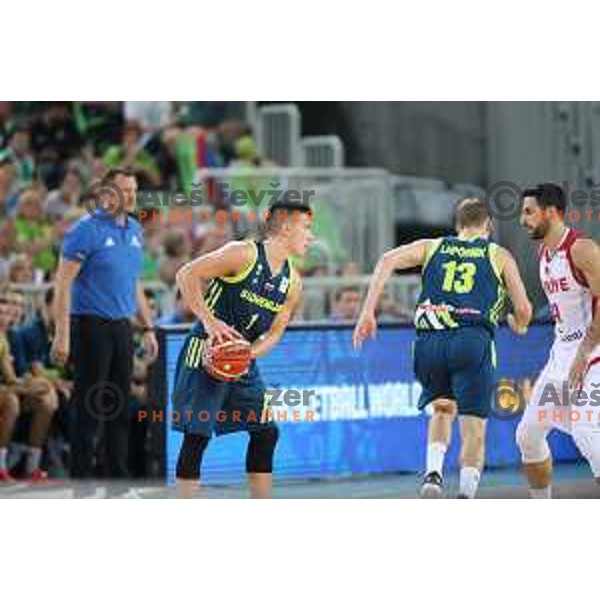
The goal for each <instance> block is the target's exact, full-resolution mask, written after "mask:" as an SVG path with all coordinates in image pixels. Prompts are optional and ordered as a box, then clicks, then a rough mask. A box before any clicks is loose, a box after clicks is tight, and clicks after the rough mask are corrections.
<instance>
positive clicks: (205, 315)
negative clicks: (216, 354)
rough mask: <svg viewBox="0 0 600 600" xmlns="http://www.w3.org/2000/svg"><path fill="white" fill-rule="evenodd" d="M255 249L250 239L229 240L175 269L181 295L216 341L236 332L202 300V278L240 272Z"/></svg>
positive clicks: (251, 258) (206, 278) (251, 259)
mask: <svg viewBox="0 0 600 600" xmlns="http://www.w3.org/2000/svg"><path fill="white" fill-rule="evenodd" d="M255 251H256V250H255V247H254V245H253V244H251V243H248V242H230V243H228V244H226V245H225V246H223V247H222V248H219V249H218V250H215V251H213V252H209V253H208V254H205V255H203V256H200V257H199V258H196V259H195V260H192V261H190V262H189V263H187V264H185V265H183V267H181V268H180V269H179V271H177V275H176V276H175V281H176V282H177V285H178V286H179V289H180V290H181V296H182V298H183V300H184V301H185V302H186V303H187V305H188V306H189V307H190V310H191V311H192V312H193V313H194V314H195V315H196V317H197V318H198V319H200V321H201V322H202V324H203V325H204V328H205V329H206V333H207V334H208V337H209V338H210V339H214V340H215V341H217V342H220V341H222V340H224V339H228V338H235V337H240V334H239V333H238V332H237V331H235V329H233V327H230V326H229V325H227V324H226V323H223V321H220V320H219V319H217V318H216V317H215V316H214V315H213V314H212V313H211V312H210V310H209V309H208V307H207V306H206V303H205V302H204V293H203V288H202V284H203V282H207V281H208V280H210V279H214V278H215V277H223V276H233V275H236V274H238V273H240V272H241V271H242V270H243V269H245V268H246V267H247V266H248V265H249V264H250V262H251V261H253V260H254V253H255Z"/></svg>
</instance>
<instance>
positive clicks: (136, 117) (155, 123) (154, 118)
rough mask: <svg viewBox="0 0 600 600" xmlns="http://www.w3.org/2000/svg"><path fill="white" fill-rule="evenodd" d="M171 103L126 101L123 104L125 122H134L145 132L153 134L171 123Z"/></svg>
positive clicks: (166, 101)
mask: <svg viewBox="0 0 600 600" xmlns="http://www.w3.org/2000/svg"><path fill="white" fill-rule="evenodd" d="M172 104H173V103H172V102H171V101H168V100H165V101H156V100H141V101H138V100H135V101H133V100H128V101H126V102H123V116H124V117H125V121H127V122H131V121H135V122H136V123H139V124H140V126H141V127H142V128H143V129H144V130H145V131H147V132H151V133H155V132H157V131H158V130H159V129H163V128H164V127H167V125H169V124H170V123H171V121H172V111H173V107H172Z"/></svg>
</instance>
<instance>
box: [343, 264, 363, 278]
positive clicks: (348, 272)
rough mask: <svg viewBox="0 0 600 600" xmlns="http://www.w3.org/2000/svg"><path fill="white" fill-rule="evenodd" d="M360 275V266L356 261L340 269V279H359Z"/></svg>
mask: <svg viewBox="0 0 600 600" xmlns="http://www.w3.org/2000/svg"><path fill="white" fill-rule="evenodd" d="M360 274H361V270H360V265H359V264H358V263H357V262H356V261H351V262H348V263H346V264H345V265H344V266H343V267H342V268H341V269H340V277H357V276H358V275H360Z"/></svg>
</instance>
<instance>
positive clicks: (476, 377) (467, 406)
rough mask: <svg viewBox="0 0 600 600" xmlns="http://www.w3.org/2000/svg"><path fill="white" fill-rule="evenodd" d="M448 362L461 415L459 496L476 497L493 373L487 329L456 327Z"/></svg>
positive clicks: (493, 359) (493, 353)
mask: <svg viewBox="0 0 600 600" xmlns="http://www.w3.org/2000/svg"><path fill="white" fill-rule="evenodd" d="M449 362H450V368H451V369H452V390H453V392H454V396H455V397H456V399H457V409H458V415H459V419H460V437H461V451H460V477H459V493H458V497H459V498H475V495H476V493H477V488H478V487H479V481H480V479H481V473H482V471H483V467H484V463H485V429H486V419H487V416H488V412H489V395H490V392H491V390H492V386H493V384H494V376H495V349H494V343H493V338H492V336H491V334H490V332H489V331H487V330H485V329H483V328H479V327H467V328H464V329H462V330H457V331H455V333H454V336H453V339H452V342H451V350H450V353H449Z"/></svg>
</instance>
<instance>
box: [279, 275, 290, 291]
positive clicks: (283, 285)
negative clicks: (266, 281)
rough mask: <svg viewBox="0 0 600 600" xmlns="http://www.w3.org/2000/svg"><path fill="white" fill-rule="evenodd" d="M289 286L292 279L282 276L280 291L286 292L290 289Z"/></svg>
mask: <svg viewBox="0 0 600 600" xmlns="http://www.w3.org/2000/svg"><path fill="white" fill-rule="evenodd" d="M289 287H290V280H289V279H288V278H287V277H282V278H281V283H280V284H279V291H280V292H281V293H282V294H285V293H286V292H287V291H288V288H289Z"/></svg>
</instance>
